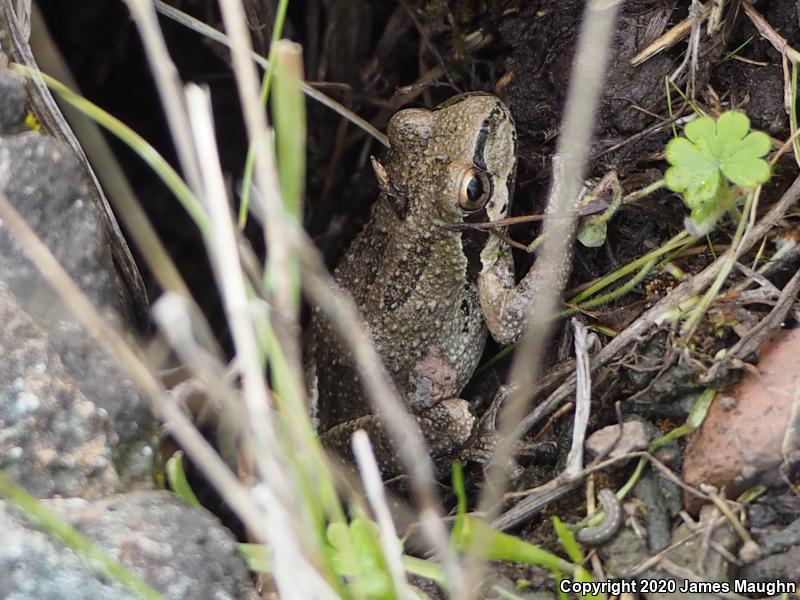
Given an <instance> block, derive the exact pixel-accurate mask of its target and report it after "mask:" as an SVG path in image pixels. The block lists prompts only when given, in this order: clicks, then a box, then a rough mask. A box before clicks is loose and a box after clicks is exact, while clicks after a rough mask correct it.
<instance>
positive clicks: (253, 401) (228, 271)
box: [186, 84, 289, 501]
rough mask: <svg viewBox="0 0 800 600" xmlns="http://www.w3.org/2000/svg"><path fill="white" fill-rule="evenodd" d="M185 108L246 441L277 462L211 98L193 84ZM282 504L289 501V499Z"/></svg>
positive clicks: (260, 456) (259, 458) (267, 476)
mask: <svg viewBox="0 0 800 600" xmlns="http://www.w3.org/2000/svg"><path fill="white" fill-rule="evenodd" d="M186 106H187V108H188V109H189V110H188V115H189V117H190V119H189V123H190V127H191V128H192V131H191V133H192V135H193V139H192V141H193V143H194V147H195V148H196V151H197V156H198V158H200V159H201V160H202V164H203V165H204V168H203V170H202V172H201V174H200V177H201V180H200V182H199V183H200V186H201V188H200V189H199V190H198V191H199V192H200V194H199V198H200V199H201V201H202V203H203V206H204V208H205V209H206V212H207V213H208V216H209V222H210V223H212V226H211V227H210V228H209V236H210V239H209V240H207V242H206V243H207V251H208V256H209V259H210V261H211V264H212V266H213V269H212V270H213V272H214V276H215V278H216V279H217V283H218V286H219V289H220V293H221V295H222V300H223V305H224V309H225V315H226V317H227V321H228V324H229V326H230V331H231V336H232V337H233V342H234V346H235V348H236V360H237V363H238V365H239V369H240V371H241V374H242V392H243V396H244V404H245V407H246V408H247V412H248V418H247V425H248V427H247V428H246V429H245V431H246V432H247V433H249V434H250V436H249V439H248V442H249V444H250V447H251V449H252V451H253V452H254V458H255V460H256V462H257V464H259V466H260V465H264V464H269V463H272V462H274V461H276V460H277V456H275V453H276V452H277V453H280V443H279V442H278V440H277V438H276V436H275V428H274V420H273V418H272V414H271V412H270V405H271V404H272V395H271V394H270V391H269V389H268V388H267V384H266V382H265V381H264V374H263V371H262V368H261V364H260V361H259V352H258V343H257V341H256V334H255V330H254V328H253V321H252V318H251V316H250V303H249V301H248V298H247V292H246V285H245V280H244V274H243V273H242V270H241V269H240V268H239V265H240V264H241V260H240V257H239V252H238V244H237V241H236V234H235V233H234V232H235V226H234V224H233V220H232V217H231V212H230V207H229V206H228V202H227V194H226V190H225V183H224V181H223V177H222V171H221V167H220V163H219V156H218V155H217V152H216V143H215V140H214V124H213V122H212V118H211V100H210V98H209V97H208V95H207V93H206V92H204V91H203V90H202V89H201V88H199V87H198V86H196V85H194V84H191V85H189V86H187V88H186ZM281 471H282V470H281V469H276V470H275V471H273V472H269V468H268V467H265V468H263V469H262V472H261V473H260V476H261V478H262V479H261V480H262V481H266V482H269V483H270V485H274V484H277V483H278V482H275V481H273V480H272V479H271V477H275V476H280V474H281ZM284 500H286V501H288V500H289V499H288V498H285V499H284Z"/></svg>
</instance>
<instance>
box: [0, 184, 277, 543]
mask: <svg viewBox="0 0 800 600" xmlns="http://www.w3.org/2000/svg"><path fill="white" fill-rule="evenodd" d="M0 221H2V223H3V225H4V226H6V227H7V228H8V229H9V230H10V232H11V233H12V234H13V235H14V237H15V238H16V240H17V242H18V243H19V245H20V246H21V248H22V250H23V252H24V253H25V254H26V256H27V257H28V258H29V259H30V260H31V262H32V263H33V264H34V266H35V267H36V269H37V270H38V271H39V272H40V273H41V274H42V276H43V277H44V279H45V281H46V282H47V283H48V285H50V287H51V288H52V289H53V290H54V291H55V292H56V293H57V294H58V296H59V298H61V299H62V300H63V302H64V304H65V306H66V307H67V308H68V309H69V310H70V312H71V313H72V315H73V316H74V317H75V319H76V320H77V321H78V322H79V323H80V324H81V325H82V326H83V327H84V328H85V329H86V331H87V332H88V333H89V334H90V335H91V336H92V337H93V338H94V339H95V341H96V342H97V343H98V344H100V345H101V346H103V347H106V348H108V349H109V350H110V352H111V353H112V354H113V355H114V357H115V358H116V360H117V362H118V363H119V364H120V366H121V367H122V368H123V369H124V370H125V371H126V372H127V373H128V375H129V376H130V377H131V379H132V380H133V381H134V383H135V384H136V386H137V388H138V389H140V390H141V391H142V392H143V394H144V395H145V397H147V398H148V399H149V400H150V403H151V407H152V409H153V412H154V413H155V414H156V416H158V417H159V418H160V419H161V420H162V421H163V422H164V424H165V425H166V427H167V429H168V430H169V432H170V433H172V434H173V435H174V436H175V438H176V439H177V440H178V443H179V444H180V445H181V447H182V448H184V449H185V450H186V452H187V453H188V454H189V456H190V457H191V458H192V460H193V461H194V462H195V463H196V464H197V466H198V467H199V468H200V470H201V471H203V474H204V475H205V476H206V477H207V478H208V480H209V481H210V482H211V484H212V485H213V486H214V487H215V488H216V490H217V492H218V493H219V494H220V495H221V496H222V497H223V498H224V500H225V501H226V502H227V503H228V504H229V505H230V506H231V508H232V509H233V510H234V511H236V514H237V515H238V516H239V517H240V518H241V519H242V521H243V522H244V523H245V525H246V526H247V527H248V528H249V529H250V530H251V531H252V532H253V533H254V535H255V536H256V537H257V538H258V539H259V540H262V541H266V540H267V539H268V535H269V532H268V531H267V528H266V527H265V526H264V522H265V521H264V513H263V512H262V511H261V510H260V509H259V508H258V506H257V505H256V504H255V503H254V502H253V499H252V497H251V496H250V493H249V491H248V490H247V489H246V488H245V487H244V486H243V485H242V483H241V482H240V481H239V480H238V479H237V478H236V476H235V475H234V474H233V473H232V472H231V471H230V469H229V468H228V467H227V465H226V464H225V463H224V462H223V461H222V459H221V458H220V457H219V455H218V454H217V453H216V452H215V451H214V449H213V448H212V447H211V446H210V445H209V443H208V442H207V441H206V440H205V439H204V438H203V436H202V435H201V434H200V433H199V432H198V431H197V429H195V427H194V425H192V423H191V422H190V421H189V419H188V418H187V417H186V415H184V414H183V412H182V411H181V410H180V408H179V407H178V406H177V405H176V404H175V403H174V402H172V401H170V400H169V398H168V396H167V393H166V391H165V390H164V388H163V387H162V386H161V384H160V383H159V382H158V380H157V379H156V378H155V377H154V376H153V374H152V373H151V372H150V369H149V368H148V367H147V365H146V364H145V363H144V361H143V360H142V359H141V358H140V357H139V355H138V354H137V353H136V352H135V351H134V350H132V349H131V347H130V346H129V345H128V344H127V342H126V341H125V339H124V338H123V337H122V335H120V334H119V333H118V332H117V330H116V329H115V328H114V327H112V326H111V325H109V324H108V323H107V322H106V321H105V320H104V319H103V318H102V317H101V316H100V314H99V313H98V311H97V308H96V307H95V306H94V305H93V304H92V302H91V301H90V300H89V299H88V298H87V297H86V295H85V294H84V293H83V291H81V289H80V288H79V287H78V286H77V284H76V283H75V282H74V281H73V280H72V279H71V278H70V276H69V274H67V272H66V271H65V270H64V268H63V267H62V266H61V265H60V264H59V263H58V261H57V260H56V259H55V257H54V256H53V255H52V253H51V252H50V250H49V249H48V248H47V247H46V246H45V245H44V244H43V243H42V241H41V240H40V239H39V238H38V237H37V235H36V233H35V232H34V231H33V230H32V229H31V228H30V226H29V225H28V224H27V223H26V222H25V220H24V219H23V218H22V217H21V216H20V214H19V213H18V212H17V211H16V209H15V208H14V207H13V206H12V205H11V203H10V202H9V201H8V198H7V197H6V195H5V193H4V192H0Z"/></svg>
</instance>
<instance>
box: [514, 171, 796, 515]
mask: <svg viewBox="0 0 800 600" xmlns="http://www.w3.org/2000/svg"><path fill="white" fill-rule="evenodd" d="M798 198H800V177H798V178H797V179H795V180H794V182H793V183H792V185H791V186H790V187H789V189H788V190H786V192H784V194H783V196H781V198H780V200H778V202H777V203H776V204H775V206H773V207H772V209H771V210H770V211H769V213H767V214H766V215H765V216H764V218H762V219H761V220H760V221H759V222H758V223H757V224H756V225H755V227H753V228H751V229H750V231H749V232H748V233H746V234H745V235H744V237H743V238H742V242H741V243H740V244H739V245H738V247H737V248H729V249H728V250H727V251H726V252H725V254H722V255H721V256H720V257H719V258H718V259H717V260H715V261H714V262H713V263H712V264H711V265H709V266H708V267H706V268H705V270H703V271H701V272H700V273H698V274H697V275H695V276H694V277H692V278H691V279H688V280H687V281H685V282H683V283H682V284H680V285H679V286H678V287H676V288H675V289H674V290H672V292H670V293H669V295H667V296H666V297H665V298H663V299H662V300H661V301H660V302H658V304H656V305H655V306H653V307H652V308H651V309H650V310H648V311H647V312H645V313H644V314H643V315H642V316H640V317H639V318H638V319H636V321H634V322H633V323H632V324H631V325H629V326H628V327H627V328H626V329H625V331H624V332H622V333H621V334H619V335H618V336H617V337H615V338H614V339H613V340H611V341H610V342H609V343H608V344H606V346H605V347H604V348H603V349H602V350H600V352H598V353H597V355H595V357H594V359H593V360H592V371H593V372H594V371H596V370H597V369H599V368H600V367H602V366H604V365H606V364H607V363H609V362H610V361H611V360H612V359H614V357H616V355H617V354H618V353H619V352H620V351H622V350H623V349H625V348H626V347H627V346H628V345H629V344H631V343H632V342H634V341H635V340H637V339H638V338H639V337H640V336H642V335H644V334H646V333H647V332H648V331H649V330H650V328H651V327H653V326H654V325H656V324H658V322H659V321H660V319H661V318H662V317H663V315H664V314H665V313H667V312H668V311H671V310H673V309H675V308H676V307H677V306H679V305H680V304H681V303H682V302H684V301H686V300H687V299H688V298H691V297H692V296H696V295H697V294H698V293H700V292H701V291H702V290H703V289H704V288H705V287H706V286H707V285H708V284H709V283H711V281H713V280H714V277H716V275H717V273H718V272H719V270H720V269H721V268H722V266H723V264H724V261H726V260H727V257H728V255H729V254H730V253H731V252H735V254H736V258H738V257H739V256H741V255H742V254H744V253H745V252H747V251H748V250H750V248H751V247H752V246H753V245H754V244H755V243H756V242H757V241H758V240H759V239H761V238H762V237H763V236H764V235H766V234H767V232H768V231H769V230H770V228H772V227H773V226H774V225H775V223H776V222H777V221H778V219H780V218H781V217H782V216H783V215H784V213H785V212H786V211H787V210H788V209H789V208H790V207H791V206H792V205H794V204H795V202H797V200H798ZM574 391H575V376H574V375H572V376H570V377H569V379H567V381H565V382H564V383H563V384H561V385H560V386H559V387H558V388H557V389H556V390H555V391H553V392H552V393H551V394H550V395H549V396H548V397H547V399H546V400H544V401H543V402H542V403H541V404H539V405H538V406H537V407H536V408H535V409H534V410H533V411H532V412H531V413H529V414H528V415H527V416H526V417H525V418H524V419H523V420H522V421H521V423H520V425H519V429H518V430H517V432H516V433H517V435H520V436H521V435H523V434H524V433H525V432H526V431H528V430H529V429H530V428H531V427H534V426H535V425H536V424H537V423H538V422H539V421H540V420H541V419H542V418H544V417H545V416H547V415H548V414H550V413H551V412H552V411H554V410H555V409H556V408H558V407H559V406H560V405H561V403H562V402H563V401H564V400H566V399H567V398H568V397H569V396H570V395H571V394H572V393H573V392H574ZM541 506H542V504H541V500H540V499H538V498H535V499H530V500H529V499H525V500H522V501H521V502H520V503H519V504H517V505H516V506H514V507H512V508H511V509H510V510H509V511H507V512H506V513H505V514H504V515H503V517H501V518H500V520H504V524H505V526H506V527H513V526H514V525H516V524H518V523H521V522H523V521H524V520H525V519H526V518H527V517H528V516H530V515H532V514H535V513H536V511H537V510H539V508H541ZM506 514H513V516H514V519H513V520H514V523H513V524H507V523H505V522H506V521H507V520H506V519H505V516H506Z"/></svg>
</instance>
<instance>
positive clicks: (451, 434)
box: [310, 94, 552, 473]
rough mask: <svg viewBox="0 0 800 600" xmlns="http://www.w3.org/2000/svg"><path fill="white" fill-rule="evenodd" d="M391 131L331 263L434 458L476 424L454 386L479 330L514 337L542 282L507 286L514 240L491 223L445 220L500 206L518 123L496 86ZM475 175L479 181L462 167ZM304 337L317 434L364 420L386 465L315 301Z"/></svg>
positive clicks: (459, 385) (335, 441) (477, 216)
mask: <svg viewBox="0 0 800 600" xmlns="http://www.w3.org/2000/svg"><path fill="white" fill-rule="evenodd" d="M388 136H389V141H390V145H391V151H390V154H389V157H388V160H387V162H386V165H385V167H384V166H382V165H380V163H377V161H374V163H373V164H374V166H375V170H376V175H377V177H378V182H379V184H380V186H381V189H382V192H381V195H380V198H379V199H378V201H377V203H376V204H375V206H374V207H373V212H372V216H371V218H370V220H369V222H368V223H367V225H366V226H365V227H364V229H363V230H362V231H361V233H360V234H359V235H358V237H356V239H355V241H354V242H353V243H352V245H351V246H350V248H349V249H348V251H347V253H346V254H345V256H344V258H343V259H342V261H341V262H340V263H339V265H338V267H337V268H336V270H335V272H334V276H335V278H336V281H337V282H338V283H339V285H341V286H342V288H344V289H346V290H347V291H348V292H349V293H350V294H351V295H352V296H353V298H354V300H355V302H356V304H357V305H358V308H359V310H360V311H361V314H362V316H363V318H364V321H365V323H366V325H367V327H368V329H369V333H370V335H371V336H372V339H373V341H374V342H375V346H376V348H377V350H378V352H379V354H380V355H381V357H382V359H383V361H384V363H385V365H386V367H387V369H388V370H389V372H390V373H391V375H392V377H393V379H394V382H395V384H396V385H397V388H398V390H399V391H400V393H401V394H402V395H403V396H404V397H405V398H406V400H407V404H408V405H409V407H410V408H411V410H412V411H413V412H414V414H415V415H416V416H417V420H418V422H419V423H420V426H421V428H422V431H423V434H424V435H425V438H426V440H427V441H428V445H429V450H431V454H432V456H433V458H434V459H435V460H439V459H441V461H442V462H444V461H445V460H446V461H447V462H448V463H449V461H450V460H452V459H453V458H456V457H457V456H459V454H462V450H464V449H465V448H466V447H467V445H468V443H469V442H470V441H471V439H472V438H473V437H474V434H475V433H476V432H475V431H474V430H475V429H476V427H475V423H476V419H475V417H474V415H473V414H472V412H471V410H470V407H469V404H468V403H467V402H466V401H464V400H462V399H460V398H457V397H456V396H457V394H458V393H459V392H460V391H461V390H462V389H463V388H464V386H465V385H466V384H467V382H468V381H469V379H470V377H471V376H472V374H473V372H474V371H475V368H476V367H477V365H478V361H479V360H480V357H481V354H482V352H483V348H484V344H485V342H486V336H487V332H488V331H489V330H491V332H492V335H493V336H494V337H495V338H496V339H498V340H499V341H501V342H503V343H508V342H511V341H515V340H516V339H517V338H518V337H519V336H520V335H521V333H522V331H523V328H524V325H525V313H526V311H527V308H528V307H529V306H530V303H531V301H535V298H534V296H535V295H536V286H537V283H536V282H535V281H529V280H528V278H529V277H533V276H534V275H533V274H532V273H529V274H528V276H526V278H525V279H523V281H522V282H520V285H519V286H518V287H517V288H515V286H514V274H513V264H512V262H511V255H510V251H509V249H508V247H507V245H506V244H505V243H504V242H502V241H501V240H500V239H499V238H497V237H496V236H489V235H486V234H476V233H475V232H474V231H471V232H463V231H460V230H458V229H455V228H453V227H446V226H443V225H444V224H461V223H464V222H465V221H473V222H474V221H495V220H498V219H502V218H504V217H505V216H506V214H507V212H508V209H509V205H510V202H511V194H512V191H513V186H514V173H515V166H516V158H515V154H516V133H515V130H514V123H513V120H512V119H511V115H510V113H509V111H508V108H507V107H506V106H505V105H504V104H503V103H502V102H501V101H500V100H499V99H497V98H496V97H494V96H491V95H489V94H465V95H462V96H457V97H455V98H453V99H451V100H449V101H448V102H445V103H444V104H442V105H440V106H439V107H437V108H436V109H434V110H432V111H429V110H424V109H407V110H403V111H400V112H398V113H397V114H395V115H394V117H392V119H391V121H390V122H389V127H388ZM475 177H477V178H478V179H479V183H480V184H482V185H477V184H476V183H475V181H471V178H475ZM468 184H470V185H468ZM473 186H474V187H473ZM467 189H469V190H472V191H473V192H474V191H475V190H480V189H483V190H484V191H485V194H483V195H481V196H480V198H479V202H478V203H477V204H475V205H473V204H469V201H470V200H472V199H474V198H475V197H476V196H477V195H476V194H473V195H469V194H467V192H466V191H465V190H467ZM465 203H467V204H468V205H469V208H470V209H471V210H465V208H464V205H465ZM550 284H552V281H551V282H550ZM484 315H486V317H485V316H484ZM312 344H313V346H312V349H311V373H310V375H311V377H312V379H316V389H317V392H318V414H319V421H320V431H321V432H322V433H323V441H324V442H325V443H326V445H327V446H329V447H332V448H334V449H336V450H338V451H340V452H343V453H345V454H347V453H348V450H347V448H348V446H349V444H348V440H349V436H350V434H351V433H352V432H353V431H354V430H355V429H356V428H359V427H362V428H366V429H367V430H368V433H370V435H371V437H372V439H373V444H375V445H376V446H378V447H379V448H378V449H377V450H376V454H377V455H378V459H379V461H380V462H381V466H382V468H383V469H384V473H391V472H395V471H396V465H395V464H394V457H393V453H392V451H391V448H390V447H389V444H388V441H387V440H386V438H385V434H384V433H383V432H382V431H381V426H380V419H379V418H376V417H375V416H374V415H372V414H371V413H372V409H371V407H370V405H369V403H368V401H367V399H366V398H365V395H364V391H363V389H362V387H361V384H360V382H359V378H358V375H357V373H356V370H355V369H354V368H353V364H352V360H351V357H350V352H349V351H348V350H347V349H346V348H345V347H344V345H343V344H342V343H341V342H340V340H339V338H338V336H337V335H336V332H335V329H334V327H333V326H332V325H331V324H330V323H329V322H328V321H327V320H325V319H323V318H321V315H320V313H319V309H317V311H316V313H315V315H314V319H313V324H312ZM448 396H449V397H448Z"/></svg>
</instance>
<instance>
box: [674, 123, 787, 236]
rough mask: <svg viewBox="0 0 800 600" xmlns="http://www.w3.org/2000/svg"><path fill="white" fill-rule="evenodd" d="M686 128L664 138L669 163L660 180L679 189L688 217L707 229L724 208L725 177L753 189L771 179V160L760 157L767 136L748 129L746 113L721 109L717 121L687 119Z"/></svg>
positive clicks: (727, 194)
mask: <svg viewBox="0 0 800 600" xmlns="http://www.w3.org/2000/svg"><path fill="white" fill-rule="evenodd" d="M684 133H685V135H686V137H679V138H675V139H673V140H671V141H670V142H669V143H668V144H667V149H666V158H667V162H668V163H669V164H670V165H671V166H670V167H669V168H668V169H667V172H666V173H665V175H664V180H665V181H666V184H667V187H668V188H669V189H670V190H672V191H673V192H678V193H680V194H682V195H683V199H684V202H685V203H686V206H687V207H688V208H689V209H690V210H691V211H692V213H691V220H692V222H693V223H694V224H695V225H696V226H697V227H698V228H699V229H704V230H708V229H709V228H710V227H711V226H712V225H713V224H714V222H716V220H717V218H718V217H719V216H720V215H721V214H722V213H723V212H724V211H725V210H726V209H727V208H728V204H727V203H728V200H729V197H730V186H729V183H728V182H730V183H731V184H733V185H735V186H739V187H741V188H746V189H752V188H755V187H757V186H759V185H761V184H762V183H765V182H766V181H767V180H768V179H769V177H770V168H769V164H768V163H767V162H766V161H765V160H764V159H763V157H764V156H766V154H767V153H768V152H769V150H770V147H771V145H770V139H769V136H767V135H766V134H765V133H762V132H760V131H753V132H751V131H750V119H748V118H747V115H745V114H744V113H741V112H737V111H728V112H725V113H723V114H722V115H721V116H720V117H719V119H717V120H716V121H714V119H712V118H711V117H699V118H697V119H695V120H694V121H692V122H691V123H689V124H688V125H686V128H685V131H684Z"/></svg>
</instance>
